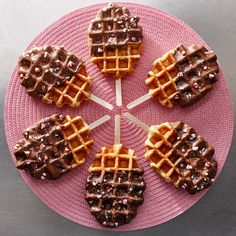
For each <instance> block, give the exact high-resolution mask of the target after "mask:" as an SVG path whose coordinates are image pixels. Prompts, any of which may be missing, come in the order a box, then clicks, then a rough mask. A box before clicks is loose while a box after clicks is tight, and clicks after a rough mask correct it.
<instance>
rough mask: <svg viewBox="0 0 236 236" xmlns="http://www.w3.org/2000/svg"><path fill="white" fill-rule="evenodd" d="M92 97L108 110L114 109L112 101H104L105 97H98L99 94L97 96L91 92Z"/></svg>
mask: <svg viewBox="0 0 236 236" xmlns="http://www.w3.org/2000/svg"><path fill="white" fill-rule="evenodd" d="M90 99H91V100H92V101H94V102H96V103H97V104H99V105H101V106H103V107H105V108H107V109H108V110H113V106H112V104H110V103H108V102H106V101H104V100H103V99H101V98H99V97H97V96H95V95H93V94H91V96H90Z"/></svg>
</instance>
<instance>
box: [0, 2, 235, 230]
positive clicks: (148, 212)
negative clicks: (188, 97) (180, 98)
mask: <svg viewBox="0 0 236 236" xmlns="http://www.w3.org/2000/svg"><path fill="white" fill-rule="evenodd" d="M120 4H121V5H124V6H126V7H128V8H129V9H130V12H131V13H132V14H133V15H138V16H139V17H140V25H141V26H142V27H143V33H144V51H143V55H142V57H141V60H140V62H139V63H138V65H137V67H136V70H135V72H134V73H133V74H132V75H130V76H127V77H126V78H124V79H123V80H122V89H123V103H124V104H123V107H121V108H118V107H116V105H115V81H114V80H112V79H110V78H106V77H104V76H103V75H102V74H101V73H100V72H99V70H98V68H97V67H96V66H95V65H93V64H92V63H91V62H90V60H89V51H88V46H87V29H88V25H89V22H90V20H92V19H93V18H94V17H95V15H96V12H97V11H98V10H99V9H101V8H102V7H104V6H105V4H99V5H93V6H90V7H86V8H82V9H79V10H76V11H74V12H72V13H70V14H68V15H66V16H64V17H62V18H61V19H59V20H58V21H57V22H55V23H54V24H52V25H51V26H49V27H48V28H46V29H45V30H44V31H43V32H42V33H40V34H39V35H38V36H37V37H36V38H35V39H34V40H33V41H32V42H31V43H30V45H29V46H28V49H29V48H31V47H33V46H34V45H37V46H41V45H46V44H52V45H60V46H64V47H65V48H66V49H67V50H69V51H70V52H72V53H75V54H76V55H78V56H80V57H81V59H83V60H85V61H86V63H87V68H88V73H89V74H90V76H91V77H92V78H93V85H92V93H93V94H95V95H96V96H98V97H100V98H102V99H104V100H106V101H107V102H109V103H111V104H113V106H114V109H113V110H112V111H109V110H106V109H105V108H103V107H101V106H99V105H97V104H95V103H94V102H92V101H87V102H84V103H83V105H82V106H81V107H79V108H76V109H72V108H68V107H64V108H62V109H57V108H55V107H54V106H53V105H45V104H42V103H41V101H39V100H37V99H33V98H31V97H29V96H28V95H27V94H26V91H25V89H24V88H23V87H22V86H20V84H19V81H18V80H19V79H18V77H17V66H16V68H15V70H14V72H13V74H12V78H11V80H10V82H9V86H8V89H7V94H6V100H5V111H4V122H5V131H6V137H7V141H8V145H9V149H10V151H11V154H12V158H13V161H14V162H15V158H14V155H13V149H14V145H15V143H16V142H17V140H19V139H20V138H22V132H23V130H25V128H27V127H28V126H30V125H32V124H34V123H35V121H37V120H38V119H40V118H42V117H45V116H49V115H51V114H53V113H62V114H69V115H73V116H76V115H82V116H83V118H84V119H85V121H86V122H88V123H91V122H93V121H94V120H96V119H98V118H100V117H102V116H104V115H106V114H109V115H110V116H111V117H112V119H111V120H110V121H108V122H107V123H105V124H103V125H102V126H100V127H99V128H97V129H95V130H93V131H92V135H93V138H94V145H93V147H92V152H91V155H89V156H88V158H87V161H86V163H85V164H84V165H82V166H81V167H79V168H77V169H76V170H74V171H71V172H70V173H68V174H67V175H65V176H63V177H62V178H60V179H58V180H56V181H40V180H36V179H34V178H31V177H30V176H29V175H28V174H27V173H25V172H24V171H20V174H21V176H22V177H23V179H24V180H25V182H26V183H27V184H28V186H29V187H30V188H31V189H32V190H33V192H34V193H35V194H36V195H37V196H38V197H39V198H40V199H41V200H42V201H43V202H44V203H45V204H47V206H48V207H50V208H51V209H53V210H54V211H56V212H57V213H58V214H60V215H62V216H64V217H66V218H68V219H70V220H72V221H74V222H76V223H79V224H82V225H85V226H88V227H92V228H96V229H106V228H104V227H102V226H100V225H99V224H98V223H97V221H96V220H95V218H94V216H92V215H91V214H90V212H89V207H88V204H87V203H86V202H85V200H84V197H85V190H84V189H85V183H86V176H87V169H88V166H89V165H90V164H91V161H92V159H93V157H94V155H95V153H96V152H98V151H99V150H100V148H101V147H102V146H106V145H112V144H113V142H114V116H115V115H116V114H120V115H121V142H122V144H123V145H125V146H127V147H128V148H132V149H134V150H135V153H136V155H137V156H138V157H139V162H140V165H141V166H142V167H144V169H145V180H146V184H147V188H146V191H145V201H144V204H143V205H142V206H141V207H140V208H139V210H138V214H137V216H136V218H134V219H133V221H132V222H131V223H130V224H128V225H124V226H121V227H118V228H117V229H112V230H117V231H120V230H122V231H128V230H136V229H142V228H147V227H150V226H154V225H158V224H161V223H163V222H166V221H168V220H170V219H173V218H174V217H176V216H178V215H179V214H181V213H183V212H184V211H186V210H187V209H188V208H189V207H191V206H192V205H193V204H195V203H196V202H197V201H198V200H199V199H200V198H201V197H202V196H203V195H204V194H205V193H206V190H205V191H202V192H201V193H198V194H196V195H193V196H192V195H189V194H187V193H186V192H185V191H182V190H178V189H176V188H174V187H173V186H172V185H171V184H168V183H166V182H165V181H164V180H163V179H162V178H161V177H160V176H159V175H158V174H156V173H154V171H152V170H151V169H150V167H149V164H148V162H147V161H146V160H144V154H145V146H144V140H145V139H146V133H145V132H144V131H143V130H141V129H140V128H139V127H137V126H136V125H134V124H133V123H131V122H130V121H128V120H127V119H126V118H125V117H124V112H126V111H127V109H126V105H127V104H128V103H130V102H131V101H133V100H134V99H136V98H138V97H139V96H141V95H143V94H145V93H147V92H148V88H147V87H146V86H145V83H144V80H145V79H146V76H147V72H148V71H149V69H150V66H151V64H152V62H153V60H155V59H156V58H158V57H160V56H161V55H162V54H163V53H165V52H166V51H168V50H170V49H172V48H174V47H176V46H177V45H178V44H180V43H182V44H184V45H190V44H193V43H200V44H203V45H205V46H206V47H208V46H207V45H206V43H205V42H204V41H203V40H202V39H201V37H199V36H198V35H197V33H196V32H194V31H193V30H192V29H191V28H190V27H189V26H187V25H186V24H184V23H183V22H182V21H180V20H179V19H176V18H175V17H173V16H171V15H169V14H167V13H164V12H162V11H160V10H157V9H154V8H151V7H147V6H142V5H137V4H131V3H120ZM208 48H209V47H208ZM129 112H130V113H131V114H133V115H135V116H137V117H138V118H139V119H141V120H143V121H144V122H145V123H147V124H148V125H151V124H158V123H160V122H164V121H177V120H183V121H185V122H186V123H188V124H189V125H191V126H193V127H194V128H195V129H196V131H197V132H199V134H201V135H202V136H203V137H204V138H205V139H206V140H208V141H209V143H211V144H212V145H213V146H214V147H215V151H216V152H215V158H216V160H217V161H218V163H219V168H218V173H217V174H218V175H219V173H220V171H221V169H222V167H223V165H224V162H225V160H226V158H227V155H228V151H229V148H230V144H231V140H232V131H233V115H232V102H231V98H230V95H229V90H228V88H227V84H226V81H225V79H224V76H223V72H222V70H220V74H219V76H218V82H217V83H216V84H215V86H214V89H213V90H212V91H211V92H210V93H209V94H207V95H206V96H205V97H204V98H203V99H202V100H201V101H199V102H197V103H196V104H194V105H193V106H191V107H188V108H185V109H183V108H174V109H167V108H164V107H162V106H161V105H159V104H158V103H157V102H155V101H154V100H152V99H150V100H149V101H147V102H145V103H143V104H142V105H140V106H138V107H136V108H135V109H133V110H130V111H129Z"/></svg>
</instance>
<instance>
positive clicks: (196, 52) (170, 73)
mask: <svg viewBox="0 0 236 236" xmlns="http://www.w3.org/2000/svg"><path fill="white" fill-rule="evenodd" d="M218 72H219V67H218V64H217V57H216V54H215V53H214V52H213V51H208V50H207V49H206V48H205V47H204V46H202V45H196V44H194V45H191V46H189V47H184V46H183V45H180V46H178V47H177V48H176V49H174V50H171V51H169V52H167V53H166V54H165V55H164V56H163V57H161V58H159V59H157V60H156V61H155V62H154V63H153V66H152V70H151V71H150V72H149V73H148V78H147V79H146V84H147V85H148V87H149V88H150V90H149V94H150V95H151V96H152V97H154V98H155V99H156V100H157V101H158V102H159V103H161V104H162V105H164V106H166V107H173V105H174V104H179V105H180V106H183V107H185V106H189V105H192V104H193V103H195V102H197V101H198V100H200V99H201V98H202V97H203V96H204V95H205V94H207V93H208V92H209V91H210V90H211V89H212V88H213V83H215V82H216V81H217V79H216V75H217V74H218Z"/></svg>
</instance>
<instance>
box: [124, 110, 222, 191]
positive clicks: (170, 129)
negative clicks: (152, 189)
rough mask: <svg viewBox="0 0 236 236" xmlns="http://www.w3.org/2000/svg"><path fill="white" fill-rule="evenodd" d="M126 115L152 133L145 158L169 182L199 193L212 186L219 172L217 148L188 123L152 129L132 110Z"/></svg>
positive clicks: (164, 124) (159, 126) (148, 138)
mask: <svg viewBox="0 0 236 236" xmlns="http://www.w3.org/2000/svg"><path fill="white" fill-rule="evenodd" d="M126 117H127V118H128V119H129V120H131V121H132V122H134V123H135V124H137V125H138V126H140V127H142V128H143V129H144V130H145V131H147V132H148V137H147V140H146V141H145V145H146V147H147V152H146V154H145V158H146V159H147V160H149V162H150V166H151V167H152V168H153V169H154V170H155V171H156V172H158V173H159V174H160V175H161V176H162V177H163V178H164V179H165V180H166V181H167V182H170V183H172V184H173V185H174V186H175V187H177V188H182V189H185V190H187V191H188V192H189V193H190V194H195V193H197V192H199V191H201V190H203V189H206V188H209V187H210V186H211V185H212V183H213V182H214V178H215V175H216V172H217V161H216V160H215V159H214V158H213V155H214V148H213V147H212V146H211V145H210V144H209V143H207V141H206V140H205V139H204V138H203V137H202V136H200V135H199V134H198V133H197V132H196V131H195V130H194V129H193V128H192V127H190V126H189V125H187V124H186V123H184V122H181V121H178V122H172V123H170V122H166V123H162V124H159V125H154V126H151V127H150V128H149V127H148V126H147V125H146V124H144V123H143V122H142V121H140V120H138V119H137V118H136V117H134V116H132V115H131V114H129V113H126Z"/></svg>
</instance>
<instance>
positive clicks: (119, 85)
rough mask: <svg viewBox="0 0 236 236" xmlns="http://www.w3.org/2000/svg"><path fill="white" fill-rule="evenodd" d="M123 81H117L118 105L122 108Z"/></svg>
mask: <svg viewBox="0 0 236 236" xmlns="http://www.w3.org/2000/svg"><path fill="white" fill-rule="evenodd" d="M121 90H122V89H121V79H116V105H117V106H118V107H120V106H122V91H121Z"/></svg>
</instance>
